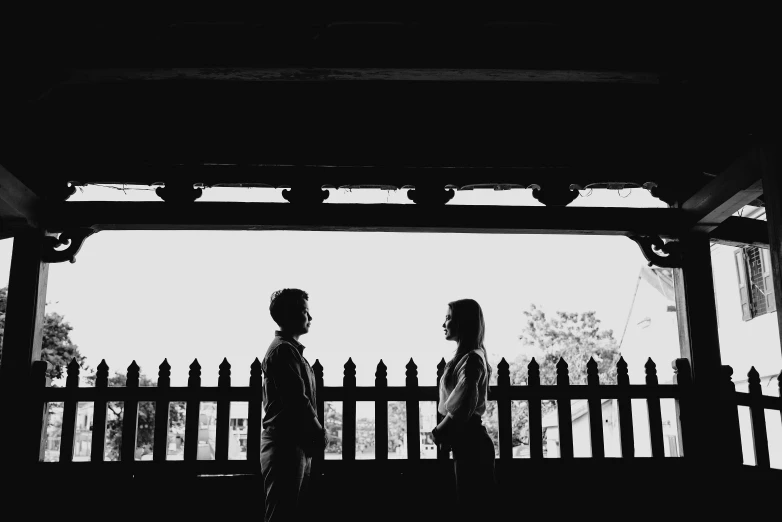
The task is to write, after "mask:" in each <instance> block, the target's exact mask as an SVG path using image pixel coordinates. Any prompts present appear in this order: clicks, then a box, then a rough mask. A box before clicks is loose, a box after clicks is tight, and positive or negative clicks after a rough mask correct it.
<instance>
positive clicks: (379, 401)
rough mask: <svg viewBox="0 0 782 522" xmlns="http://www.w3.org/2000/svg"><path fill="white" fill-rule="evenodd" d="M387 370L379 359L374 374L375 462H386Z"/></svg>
mask: <svg viewBox="0 0 782 522" xmlns="http://www.w3.org/2000/svg"><path fill="white" fill-rule="evenodd" d="M387 389H388V368H386V365H385V364H383V360H382V359H381V360H380V362H379V363H377V371H376V372H375V390H376V394H377V395H376V396H375V460H383V461H385V460H388V395H387V393H386V392H387Z"/></svg>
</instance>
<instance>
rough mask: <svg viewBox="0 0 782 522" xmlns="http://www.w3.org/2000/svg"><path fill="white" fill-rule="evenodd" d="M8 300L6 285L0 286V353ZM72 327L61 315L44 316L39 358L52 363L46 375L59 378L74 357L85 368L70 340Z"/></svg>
mask: <svg viewBox="0 0 782 522" xmlns="http://www.w3.org/2000/svg"><path fill="white" fill-rule="evenodd" d="M7 302H8V287H4V288H0V354H2V343H3V337H4V335H5V312H6V307H7ZM72 330H73V327H72V326H71V325H70V324H69V323H68V322H67V321H66V320H65V318H64V317H63V316H61V315H60V314H58V313H55V312H49V313H47V314H46V315H45V316H44V323H43V340H42V342H41V360H42V361H47V362H48V363H49V364H51V365H52V368H51V369H50V370H49V372H48V373H47V375H48V376H49V377H50V378H51V379H59V378H61V377H62V376H63V375H64V373H65V368H66V367H67V366H68V363H70V362H71V360H72V359H74V358H75V359H76V361H77V362H78V363H79V366H80V367H82V369H86V364H85V360H86V359H85V357H84V356H83V355H82V354H81V353H79V347H78V346H77V345H75V344H73V341H71V337H70V334H71V331H72Z"/></svg>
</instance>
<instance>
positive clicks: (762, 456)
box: [747, 366, 771, 469]
mask: <svg viewBox="0 0 782 522" xmlns="http://www.w3.org/2000/svg"><path fill="white" fill-rule="evenodd" d="M747 377H748V380H749V415H750V418H751V419H752V443H753V445H754V447H755V465H756V466H757V467H759V468H764V469H768V468H770V467H771V461H770V458H769V453H768V431H767V430H766V410H765V409H764V408H763V389H762V388H761V387H760V374H758V371H757V370H756V369H755V367H754V366H753V367H752V368H750V369H749V373H747Z"/></svg>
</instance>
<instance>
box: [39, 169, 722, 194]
mask: <svg viewBox="0 0 782 522" xmlns="http://www.w3.org/2000/svg"><path fill="white" fill-rule="evenodd" d="M51 171H54V169H46V170H44V171H42V172H47V173H48V172H51ZM68 176H70V177H69V178H68V179H67V180H65V181H68V182H71V183H74V184H76V185H88V184H96V183H97V184H120V183H125V184H132V185H154V184H159V183H165V182H166V181H176V180H183V181H190V182H192V183H198V184H203V185H204V186H206V187H219V186H248V187H253V186H254V187H272V188H280V187H290V186H291V184H294V185H295V184H307V185H312V186H328V187H329V188H331V187H336V188H341V187H346V188H347V187H352V188H358V187H362V186H363V187H381V186H382V187H395V188H402V187H405V186H414V185H416V184H417V183H424V184H430V185H438V184H439V185H440V186H441V187H445V186H446V185H451V186H454V187H457V188H459V189H462V190H466V189H469V188H481V187H487V188H494V187H497V186H499V187H501V188H529V187H530V186H531V185H536V184H541V183H546V182H554V183H559V184H563V183H564V184H566V185H570V184H574V185H576V186H577V187H578V188H579V189H587V188H606V186H607V184H608V182H607V181H606V180H609V181H610V183H612V188H615V189H620V188H623V187H624V186H625V185H626V186H627V187H629V188H638V187H642V186H643V185H644V183H646V182H648V181H650V180H653V179H658V178H654V177H653V173H652V172H651V171H650V170H649V169H647V168H644V166H643V165H641V166H639V168H637V169H636V168H628V167H627V165H626V164H621V165H608V164H604V165H593V166H589V165H585V166H583V167H579V166H561V167H557V166H549V167H393V166H328V165H247V164H244V165H230V164H202V165H169V166H164V165H158V166H144V165H137V166H129V165H113V166H111V167H107V166H106V165H101V164H97V165H95V164H86V163H85V164H82V165H79V166H78V167H74V168H72V169H69V170H68ZM703 179H704V180H705V179H707V178H706V177H705V176H704V177H703ZM698 181H701V179H698ZM701 182H702V181H701Z"/></svg>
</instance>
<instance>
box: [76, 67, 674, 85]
mask: <svg viewBox="0 0 782 522" xmlns="http://www.w3.org/2000/svg"><path fill="white" fill-rule="evenodd" d="M160 80H177V81H181V80H218V81H242V82H331V81H362V80H363V81H405V82H477V81H480V82H526V83H529V82H546V83H629V84H645V85H654V84H659V83H660V79H659V75H658V74H656V73H653V72H645V71H640V72H639V71H600V70H593V71H590V70H546V69H492V68H485V69H483V68H482V69H477V68H394V67H361V68H358V67H354V68H323V67H278V68H258V67H200V68H157V69H148V68H147V69H131V68H121V69H116V68H115V69H80V70H73V71H71V73H70V79H69V80H68V81H66V82H64V83H65V84H75V85H80V84H93V83H113V82H127V81H160Z"/></svg>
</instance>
